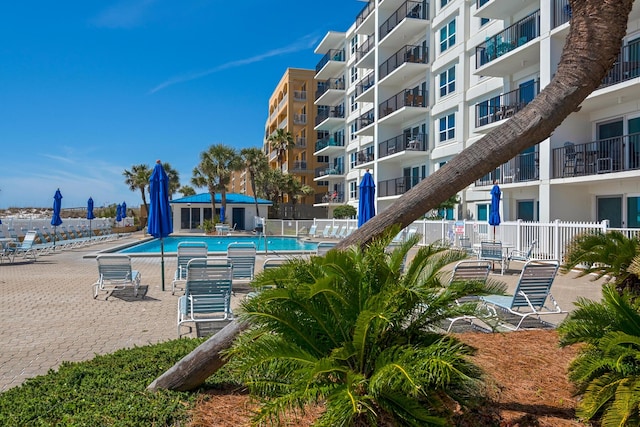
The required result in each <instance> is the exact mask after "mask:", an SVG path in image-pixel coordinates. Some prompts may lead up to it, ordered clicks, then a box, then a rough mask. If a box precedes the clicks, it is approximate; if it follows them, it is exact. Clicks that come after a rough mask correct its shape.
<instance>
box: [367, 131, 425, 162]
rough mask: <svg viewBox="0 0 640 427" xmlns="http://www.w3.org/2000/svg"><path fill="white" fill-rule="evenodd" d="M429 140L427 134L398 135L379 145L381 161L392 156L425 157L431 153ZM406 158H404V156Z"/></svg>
mask: <svg viewBox="0 0 640 427" xmlns="http://www.w3.org/2000/svg"><path fill="white" fill-rule="evenodd" d="M428 141H429V138H428V135H427V134H423V133H419V134H417V135H398V136H396V137H393V138H391V139H387V140H386V141H382V142H381V143H380V144H378V155H379V156H380V160H382V159H383V158H385V157H387V156H391V155H392V154H406V155H407V157H415V156H416V155H424V154H425V152H428V151H429V142H428ZM402 157H404V156H402Z"/></svg>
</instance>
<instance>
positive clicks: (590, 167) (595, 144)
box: [552, 133, 640, 178]
mask: <svg viewBox="0 0 640 427" xmlns="http://www.w3.org/2000/svg"><path fill="white" fill-rule="evenodd" d="M552 156H553V171H552V178H566V177H571V176H587V175H596V174H606V173H612V172H622V171H630V170H638V169H640V133H634V134H629V135H622V136H616V137H613V138H607V139H600V140H597V141H592V142H588V143H586V144H571V143H565V146H563V147H560V148H555V149H554V150H553V153H552Z"/></svg>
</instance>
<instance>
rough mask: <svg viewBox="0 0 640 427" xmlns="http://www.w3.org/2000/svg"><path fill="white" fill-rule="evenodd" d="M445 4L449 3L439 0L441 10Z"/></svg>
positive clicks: (446, 0) (447, 0) (445, 0)
mask: <svg viewBox="0 0 640 427" xmlns="http://www.w3.org/2000/svg"><path fill="white" fill-rule="evenodd" d="M447 3H449V0H440V8H441V9H442V8H443V7H445V6H446V5H447Z"/></svg>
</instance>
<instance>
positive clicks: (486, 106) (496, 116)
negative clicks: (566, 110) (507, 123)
mask: <svg viewBox="0 0 640 427" xmlns="http://www.w3.org/2000/svg"><path fill="white" fill-rule="evenodd" d="M524 93H527V94H535V95H537V94H538V93H540V80H536V81H534V82H533V83H531V84H530V85H523V86H521V87H519V88H518V89H515V90H512V91H511V92H507V93H504V94H502V95H499V96H496V97H493V98H491V99H489V100H487V101H483V102H479V103H478V104H476V128H479V127H482V126H486V125H489V124H491V123H496V122H499V121H501V120H504V119H508V118H509V117H511V116H513V115H514V114H515V113H517V112H518V111H520V110H522V109H523V108H524V107H525V105H527V104H528V103H529V102H531V101H532V100H533V97H526V98H525V97H524V96H523V94H524Z"/></svg>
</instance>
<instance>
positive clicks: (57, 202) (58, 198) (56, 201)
mask: <svg viewBox="0 0 640 427" xmlns="http://www.w3.org/2000/svg"><path fill="white" fill-rule="evenodd" d="M60 209H62V194H61V193H60V189H59V188H58V189H57V190H56V194H54V196H53V217H52V218H51V225H53V250H54V251H55V250H56V227H57V226H59V225H60V224H62V218H60Z"/></svg>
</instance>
